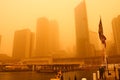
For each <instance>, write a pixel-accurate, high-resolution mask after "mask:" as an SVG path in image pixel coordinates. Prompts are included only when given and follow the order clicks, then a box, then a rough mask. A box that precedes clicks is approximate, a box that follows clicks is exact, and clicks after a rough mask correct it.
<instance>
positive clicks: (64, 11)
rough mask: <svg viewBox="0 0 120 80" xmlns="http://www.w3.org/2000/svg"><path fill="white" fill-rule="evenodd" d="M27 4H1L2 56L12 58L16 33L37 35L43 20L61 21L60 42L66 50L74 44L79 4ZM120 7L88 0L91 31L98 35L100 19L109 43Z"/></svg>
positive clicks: (105, 2) (65, 2)
mask: <svg viewBox="0 0 120 80" xmlns="http://www.w3.org/2000/svg"><path fill="white" fill-rule="evenodd" d="M27 2H28V1H17V0H16V1H6V0H5V1H0V5H1V15H0V17H1V19H0V21H1V22H0V26H1V27H0V34H1V35H2V45H1V52H3V53H6V54H8V55H11V53H12V44H13V34H14V32H15V31H16V30H19V29H23V28H30V29H31V30H32V31H33V32H34V31H35V29H36V28H35V27H36V20H37V18H39V17H41V16H46V17H48V18H52V19H55V20H57V21H58V23H59V25H60V42H61V44H62V48H63V49H66V47H68V46H71V45H74V44H75V25H74V22H75V21H74V20H75V19H74V8H75V7H76V6H77V4H79V3H80V0H76V1H72V0H71V1H70V0H66V1H55V0H53V1H49V0H48V1H47V0H45V1H43V2H41V1H38V0H35V1H29V3H27ZM19 3H20V4H19ZM41 4H43V5H41ZM52 4H54V5H52ZM119 4H120V2H119V0H116V1H112V0H110V1H109V4H108V1H104V0H98V1H94V0H93V2H92V1H91V0H86V5H87V12H88V24H89V29H90V30H92V31H95V32H97V31H98V23H99V16H100V15H101V17H102V22H103V28H104V32H105V35H106V34H107V39H110V37H109V34H111V33H112V29H111V20H112V19H113V18H114V17H116V16H117V15H119V14H120V8H119ZM21 5H22V6H21ZM39 5H41V6H39ZM48 5H49V8H48V7H47V6H48ZM61 5H63V6H61ZM106 5H107V6H106ZM68 13H69V14H68Z"/></svg>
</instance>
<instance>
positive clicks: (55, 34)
mask: <svg viewBox="0 0 120 80" xmlns="http://www.w3.org/2000/svg"><path fill="white" fill-rule="evenodd" d="M58 30H59V29H58V23H57V21H55V20H52V21H50V35H49V37H50V51H51V53H53V54H57V52H58V51H59V31H58Z"/></svg>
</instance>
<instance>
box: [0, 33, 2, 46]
mask: <svg viewBox="0 0 120 80" xmlns="http://www.w3.org/2000/svg"><path fill="white" fill-rule="evenodd" d="M1 41H2V36H1V35H0V47H1Z"/></svg>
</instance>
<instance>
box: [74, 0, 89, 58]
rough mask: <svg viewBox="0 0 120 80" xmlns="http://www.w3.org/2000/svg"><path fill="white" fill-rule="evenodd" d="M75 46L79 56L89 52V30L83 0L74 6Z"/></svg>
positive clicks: (84, 55) (85, 55)
mask: <svg viewBox="0 0 120 80" xmlns="http://www.w3.org/2000/svg"><path fill="white" fill-rule="evenodd" d="M75 26H76V46H77V55H76V56H79V57H82V58H83V57H87V56H88V53H90V52H89V47H90V46H89V45H90V44H89V31H88V20H87V11H86V4H85V1H84V0H83V1H82V2H81V3H80V4H79V5H78V6H77V7H76V8H75Z"/></svg>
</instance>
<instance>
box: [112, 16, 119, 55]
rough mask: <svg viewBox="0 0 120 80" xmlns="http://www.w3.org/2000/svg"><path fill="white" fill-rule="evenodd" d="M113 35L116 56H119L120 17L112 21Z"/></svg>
mask: <svg viewBox="0 0 120 80" xmlns="http://www.w3.org/2000/svg"><path fill="white" fill-rule="evenodd" d="M112 28H113V35H114V40H115V47H116V48H117V54H116V55H120V15H119V16H118V17H116V18H114V19H113V20H112Z"/></svg>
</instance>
